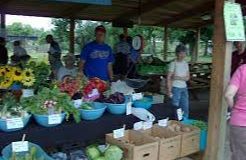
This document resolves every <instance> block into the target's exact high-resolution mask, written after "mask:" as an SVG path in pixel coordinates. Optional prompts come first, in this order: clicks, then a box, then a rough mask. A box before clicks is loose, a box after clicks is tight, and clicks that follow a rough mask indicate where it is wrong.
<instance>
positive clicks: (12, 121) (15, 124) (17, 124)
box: [6, 118, 24, 129]
mask: <svg viewBox="0 0 246 160" xmlns="http://www.w3.org/2000/svg"><path fill="white" fill-rule="evenodd" d="M6 125H7V129H18V128H23V127H24V123H23V120H22V118H9V119H7V120H6Z"/></svg>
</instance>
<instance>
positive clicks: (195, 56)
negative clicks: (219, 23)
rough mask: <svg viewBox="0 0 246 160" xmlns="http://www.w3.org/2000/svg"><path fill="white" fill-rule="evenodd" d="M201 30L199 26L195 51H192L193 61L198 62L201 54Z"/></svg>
mask: <svg viewBox="0 0 246 160" xmlns="http://www.w3.org/2000/svg"><path fill="white" fill-rule="evenodd" d="M200 33H201V30H200V28H198V29H197V30H196V44H195V49H194V52H193V53H192V58H191V62H192V63H196V62H197V60H198V56H199V49H200V38H201V34H200Z"/></svg>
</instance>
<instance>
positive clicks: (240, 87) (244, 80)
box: [225, 64, 246, 160]
mask: <svg viewBox="0 0 246 160" xmlns="http://www.w3.org/2000/svg"><path fill="white" fill-rule="evenodd" d="M225 98H226V101H227V103H228V105H229V106H230V108H231V109H232V112H231V119H230V143H231V150H232V160H245V158H246V65H245V64H244V65H242V66H241V67H239V68H238V69H237V70H236V71H235V73H234V74H233V76H232V79H231V81H230V83H229V86H228V87H227V90H226V93H225Z"/></svg>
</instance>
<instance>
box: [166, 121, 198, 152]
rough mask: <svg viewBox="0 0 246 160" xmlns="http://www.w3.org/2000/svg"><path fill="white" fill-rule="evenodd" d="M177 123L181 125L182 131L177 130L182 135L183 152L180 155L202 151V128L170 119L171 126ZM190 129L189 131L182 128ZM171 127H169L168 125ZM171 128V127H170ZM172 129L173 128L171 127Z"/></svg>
mask: <svg viewBox="0 0 246 160" xmlns="http://www.w3.org/2000/svg"><path fill="white" fill-rule="evenodd" d="M173 124H177V125H179V126H181V128H180V131H178V132H176V133H177V134H179V135H181V153H180V157H185V156H187V155H190V154H193V153H196V152H199V151H200V129H199V128H197V127H194V126H192V125H184V124H181V123H180V122H178V121H169V126H170V125H173ZM183 127H184V128H185V129H187V128H188V129H189V130H190V131H189V132H187V131H186V132H185V131H182V128H183ZM168 128H169V127H168ZM169 129H170V128H169ZM171 130H172V129H171Z"/></svg>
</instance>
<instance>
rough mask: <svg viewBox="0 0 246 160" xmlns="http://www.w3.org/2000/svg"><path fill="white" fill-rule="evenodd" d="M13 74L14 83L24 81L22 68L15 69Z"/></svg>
mask: <svg viewBox="0 0 246 160" xmlns="http://www.w3.org/2000/svg"><path fill="white" fill-rule="evenodd" d="M10 73H11V72H10ZM11 74H12V77H13V80H14V81H21V80H22V79H23V76H22V71H21V69H20V68H16V67H14V68H13V70H12V73H11Z"/></svg>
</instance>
